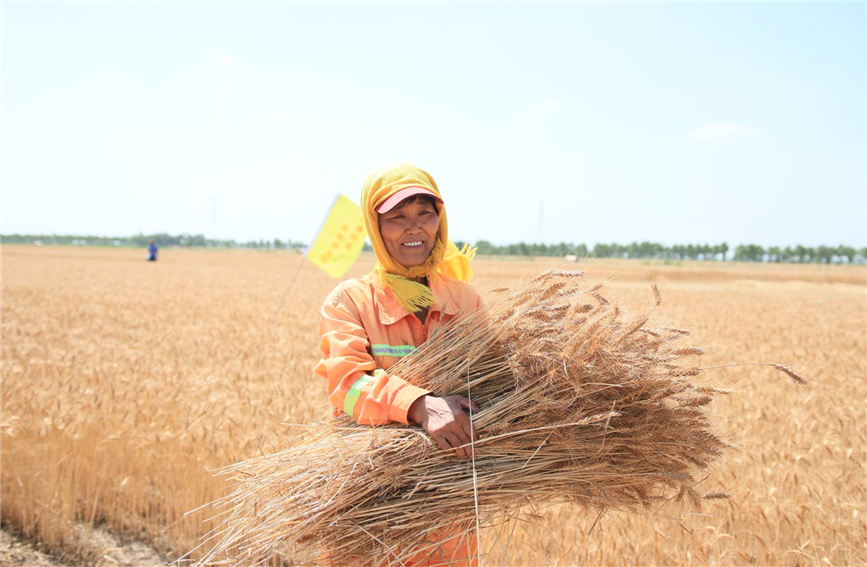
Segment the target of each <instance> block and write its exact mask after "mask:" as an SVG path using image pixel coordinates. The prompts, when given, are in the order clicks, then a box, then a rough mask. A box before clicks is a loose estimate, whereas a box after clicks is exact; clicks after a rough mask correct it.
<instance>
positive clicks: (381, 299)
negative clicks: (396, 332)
mask: <svg viewBox="0 0 867 567" xmlns="http://www.w3.org/2000/svg"><path fill="white" fill-rule="evenodd" d="M371 276H372V277H373V281H372V283H373V286H374V289H375V292H374V298H375V300H374V302H375V304H376V312H377V315H378V316H379V322H380V323H382V324H383V325H393V324H394V323H396V322H398V321H400V320H401V319H403V318H404V317H408V316H410V315H412V313H411V312H410V311H409V310H407V309H406V308H405V307H404V306H403V305H401V304H400V303H399V302H398V301H397V297H396V296H395V295H394V292H393V291H391V289H390V288H389V287H388V286H386V285H383V284H382V283H381V282H380V281H379V278H378V277H376V275H375V274H371ZM445 279H446V278H445V276H443V275H441V274H437V275H435V276H433V277H431V278H429V280H428V282H429V283H430V289H431V291H432V292H433V294H434V299H435V301H434V303H433V305H431V306H430V309H429V310H428V314H430V313H434V312H437V311H441V312H442V313H443V314H445V315H456V314H457V313H458V307H457V305H458V302H457V301H455V299H454V298H453V297H452V294H451V290H450V289H449V286H448V283H447V282H446V281H445Z"/></svg>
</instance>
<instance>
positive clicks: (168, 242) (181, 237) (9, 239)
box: [0, 232, 307, 250]
mask: <svg viewBox="0 0 867 567" xmlns="http://www.w3.org/2000/svg"><path fill="white" fill-rule="evenodd" d="M0 240H2V242H6V243H10V244H34V243H39V244H46V245H47V244H69V245H77V246H129V247H147V245H148V243H149V242H150V241H151V240H153V241H155V242H156V243H157V245H158V246H188V247H197V248H264V249H271V250H275V249H279V250H285V249H302V250H303V249H304V248H306V247H307V245H306V244H303V243H301V242H294V241H292V240H285V241H284V240H280V239H279V238H275V239H274V240H249V241H247V242H237V241H235V240H234V239H230V240H219V239H211V238H205V237H204V236H203V235H201V234H177V235H172V234H166V233H164V232H160V233H156V234H138V235H135V236H74V235H65V234H63V235H58V234H4V235H2V236H0Z"/></svg>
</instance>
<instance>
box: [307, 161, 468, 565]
mask: <svg viewBox="0 0 867 567" xmlns="http://www.w3.org/2000/svg"><path fill="white" fill-rule="evenodd" d="M361 209H362V213H363V214H364V222H365V227H366V228H367V235H368V238H369V239H370V242H371V244H372V245H373V251H374V253H375V254H376V260H377V262H376V265H375V266H374V268H373V271H372V272H371V273H369V274H367V275H365V276H363V277H361V278H356V279H351V280H347V281H345V282H343V283H341V284H339V285H338V286H337V287H336V288H335V289H334V290H333V291H332V292H331V294H329V296H328V297H327V299H326V300H325V302H324V303H323V305H322V309H321V322H320V328H319V337H320V342H319V347H320V350H321V351H322V360H320V362H319V364H318V365H317V366H316V369H315V371H316V373H317V374H318V375H319V376H321V377H323V378H325V380H326V382H327V388H328V396H329V399H330V400H331V403H332V404H333V406H334V408H335V412H336V413H340V412H345V413H346V414H348V415H350V416H351V417H352V418H353V419H354V420H355V421H356V422H358V423H360V424H363V425H383V424H387V423H402V424H418V425H420V426H421V427H422V428H423V429H424V430H425V431H427V432H428V433H429V434H430V435H431V437H432V438H433V439H434V440H435V441H436V443H437V444H438V445H439V446H440V448H442V449H443V450H448V451H454V453H455V455H456V456H457V457H459V458H467V457H469V456H471V448H470V447H469V446H468V444H469V443H470V442H471V440H475V439H474V438H473V437H474V434H473V431H472V428H471V425H470V419H469V416H468V415H467V412H468V411H469V410H470V406H471V402H470V401H469V400H467V398H465V397H463V396H445V397H437V396H435V395H433V394H432V393H431V392H429V391H427V390H425V389H423V388H420V387H418V386H416V385H414V384H411V383H409V382H407V381H406V380H404V379H403V378H402V377H400V376H397V375H394V374H390V373H389V368H390V367H391V366H392V365H393V364H394V363H396V362H397V361H398V360H400V359H401V358H402V357H404V356H407V355H408V354H410V353H411V352H412V351H413V350H414V349H415V348H416V347H418V346H419V345H421V344H422V343H424V342H425V341H426V340H427V337H428V336H429V335H430V333H431V332H432V331H433V330H434V329H435V328H437V327H441V326H445V325H448V324H449V322H450V321H451V320H453V319H455V318H456V317H458V316H460V315H461V314H464V313H468V312H471V311H475V310H477V309H479V308H481V307H482V306H483V302H482V299H481V297H480V296H479V294H478V293H477V292H476V291H475V289H473V288H472V287H471V286H470V285H469V284H468V283H467V282H468V281H469V279H470V277H471V276H472V271H471V270H470V268H469V259H470V257H471V256H472V254H471V253H470V254H467V253H466V252H459V251H458V250H457V248H456V247H455V246H454V244H452V243H451V242H450V241H449V239H448V223H447V221H446V210H445V203H444V201H443V198H442V196H441V195H440V192H439V188H438V187H437V185H436V183H435V182H434V180H433V178H432V177H431V176H430V175H429V174H428V173H427V172H425V171H424V170H422V169H419V168H418V167H415V166H413V165H410V164H397V165H391V166H386V167H383V168H380V169H379V170H377V171H375V172H373V173H372V174H370V175H369V176H368V177H367V179H366V181H365V183H364V186H363V188H362V191H361ZM477 409H478V408H477V407H476V406H475V404H472V410H473V411H477ZM432 543H435V545H432ZM475 544H476V542H475V539H474V536H472V535H464V534H443V537H442V538H439V541H437V542H421V541H420V542H419V549H420V550H423V551H419V553H417V554H415V555H414V556H413V558H412V561H411V562H410V563H408V565H410V564H411V565H431V566H432V565H475V564H476V559H475V555H476V552H475Z"/></svg>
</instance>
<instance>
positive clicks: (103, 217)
mask: <svg viewBox="0 0 867 567" xmlns="http://www.w3.org/2000/svg"><path fill="white" fill-rule="evenodd" d="M0 9H2V166H3V169H2V219H0V220H2V227H0V230H2V232H3V233H5V234H8V233H57V234H96V235H109V236H111V235H131V234H137V233H139V232H143V233H153V232H169V233H182V232H187V233H190V234H198V233H203V234H205V235H206V236H207V237H209V238H234V239H236V240H241V241H244V240H249V239H256V240H258V239H273V238H275V237H277V238H280V239H284V240H285V239H291V240H296V241H304V242H309V241H310V240H311V239H312V238H313V236H314V233H315V232H316V230H317V228H318V226H319V224H320V222H321V220H322V218H323V216H324V215H325V213H326V211H327V208H328V207H329V205H330V204H331V202H332V201H333V199H334V197H335V195H336V194H337V193H338V192H341V193H344V194H346V195H348V196H349V197H351V198H352V199H353V200H355V201H356V202H357V201H358V197H359V192H360V188H361V184H362V182H363V180H364V177H365V175H366V174H367V173H368V172H369V171H370V170H372V169H374V168H375V167H376V166H378V165H380V164H383V163H387V162H393V161H410V162H413V163H415V164H417V165H419V166H421V167H423V168H425V169H427V170H428V171H429V172H430V173H431V174H432V175H433V177H434V178H435V179H436V180H437V182H438V184H439V186H440V188H441V190H442V192H443V195H444V197H445V199H446V203H447V206H448V211H449V222H450V233H451V236H452V238H453V239H455V240H470V241H475V240H479V239H486V240H489V241H492V242H494V243H497V244H506V243H512V242H519V241H525V242H538V241H545V242H549V243H554V242H560V241H567V242H574V243H581V242H584V243H587V244H589V245H592V244H593V243H596V242H619V243H624V244H625V243H628V242H632V241H641V240H651V241H656V242H661V243H664V244H669V245H671V244H678V243H684V244H685V243H699V242H709V243H719V242H723V241H727V242H728V243H729V244H730V245H732V246H733V245H736V244H738V243H745V242H754V243H758V244H761V245H764V246H769V245H789V244H797V243H802V244H805V245H812V246H815V245H819V244H828V245H836V244H841V243H842V244H849V245H853V246H859V247H860V246H864V245H867V178H865V176H867V141H865V130H867V92H865V86H867V63H865V61H867V39H865V29H867V11H865V3H863V2H858V3H824V2H823V3H818V2H817V3H697V2H696V3H568V4H561V3H546V4H539V3H519V4H514V3H472V4H463V3H446V4H437V3H423V4H410V3H378V4H352V3H318V4H312V3H302V4H289V3H287V4H274V3H262V4H244V3H233V4H225V3H156V4H149V3H133V4H130V3H81V4H63V3H20V4H18V3H9V2H3V3H2V6H0Z"/></svg>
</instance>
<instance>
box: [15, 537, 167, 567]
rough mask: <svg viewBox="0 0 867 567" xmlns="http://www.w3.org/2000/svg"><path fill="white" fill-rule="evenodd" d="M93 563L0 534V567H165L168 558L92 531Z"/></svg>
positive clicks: (140, 545) (154, 551)
mask: <svg viewBox="0 0 867 567" xmlns="http://www.w3.org/2000/svg"><path fill="white" fill-rule="evenodd" d="M89 543H90V545H91V549H92V550H93V555H94V557H95V559H94V560H93V561H88V562H82V561H72V560H68V559H63V558H60V557H56V556H53V555H51V554H48V553H44V552H42V551H40V550H39V548H38V546H37V545H34V544H33V543H32V542H30V541H27V540H25V539H23V538H21V537H19V536H18V535H17V534H15V533H13V532H10V531H8V530H5V529H4V530H2V531H0V566H2V567H6V566H9V567H13V566H22V567H24V566H26V567H84V566H90V565H94V566H96V565H99V566H105V567H109V566H111V567H158V566H164V565H168V563H169V561H168V559H167V558H164V557H162V556H161V555H160V554H159V553H157V551H156V550H154V549H153V548H152V547H150V546H149V545H147V544H145V543H142V542H140V541H121V539H120V538H118V537H117V536H115V535H114V534H111V533H109V532H106V531H105V530H101V529H98V528H97V529H95V530H93V534H92V538H91V540H90V542H89Z"/></svg>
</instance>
